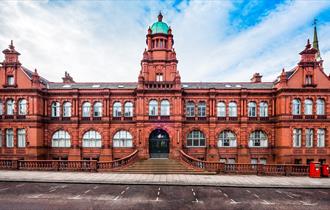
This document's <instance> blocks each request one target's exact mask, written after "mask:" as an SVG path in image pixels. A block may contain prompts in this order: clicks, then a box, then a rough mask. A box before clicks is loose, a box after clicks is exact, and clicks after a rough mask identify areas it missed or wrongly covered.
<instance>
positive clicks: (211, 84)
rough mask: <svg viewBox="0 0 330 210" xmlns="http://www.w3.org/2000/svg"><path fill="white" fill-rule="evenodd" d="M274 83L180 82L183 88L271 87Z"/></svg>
mask: <svg viewBox="0 0 330 210" xmlns="http://www.w3.org/2000/svg"><path fill="white" fill-rule="evenodd" d="M273 86H274V84H273V83H272V82H261V83H252V82H232V83H231V82H224V83H222V82H221V83H220V82H190V83H189V82H186V83H182V87H183V88H184V89H210V88H215V89H242V88H246V89H272V88H273Z"/></svg>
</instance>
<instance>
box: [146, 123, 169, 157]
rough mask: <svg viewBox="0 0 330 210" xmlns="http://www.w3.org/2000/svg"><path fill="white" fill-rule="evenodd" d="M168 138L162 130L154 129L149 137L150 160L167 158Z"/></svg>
mask: <svg viewBox="0 0 330 210" xmlns="http://www.w3.org/2000/svg"><path fill="white" fill-rule="evenodd" d="M169 142H170V138H169V136H168V133H167V132H166V131H164V130H162V129H156V130H154V131H152V132H151V134H150V136H149V153H150V157H151V158H168V153H169V152H170V144H169Z"/></svg>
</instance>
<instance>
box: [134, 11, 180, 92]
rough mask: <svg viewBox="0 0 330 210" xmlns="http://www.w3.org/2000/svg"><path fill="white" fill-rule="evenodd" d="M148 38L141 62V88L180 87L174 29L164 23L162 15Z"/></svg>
mask: <svg viewBox="0 0 330 210" xmlns="http://www.w3.org/2000/svg"><path fill="white" fill-rule="evenodd" d="M146 38H147V39H146V44H147V48H146V49H145V50H144V52H143V58H142V61H141V68H142V69H141V72H140V75H139V84H140V86H139V87H169V88H172V87H180V84H177V83H180V75H179V73H178V71H177V63H178V60H177V59H176V53H175V50H174V48H173V45H174V40H173V35H172V29H171V28H170V27H169V26H168V25H167V24H166V23H165V22H163V15H162V13H159V15H158V21H157V22H155V23H153V24H152V25H151V27H149V28H148V31H147V35H146ZM142 82H143V83H144V84H142ZM147 83H148V84H147ZM156 83H157V84H156Z"/></svg>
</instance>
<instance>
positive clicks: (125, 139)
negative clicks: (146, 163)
mask: <svg viewBox="0 0 330 210" xmlns="http://www.w3.org/2000/svg"><path fill="white" fill-rule="evenodd" d="M113 146H114V147H133V138H132V135H131V134H130V133H129V132H128V131H124V130H121V131H118V132H117V133H116V134H115V135H114V137H113Z"/></svg>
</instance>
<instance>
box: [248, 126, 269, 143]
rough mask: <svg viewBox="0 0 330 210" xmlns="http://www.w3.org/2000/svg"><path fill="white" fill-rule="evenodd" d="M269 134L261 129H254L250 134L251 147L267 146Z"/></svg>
mask: <svg viewBox="0 0 330 210" xmlns="http://www.w3.org/2000/svg"><path fill="white" fill-rule="evenodd" d="M267 146H268V140H267V135H266V134H265V133H264V132H263V131H260V130H257V131H254V132H252V133H251V134H250V139H249V147H267Z"/></svg>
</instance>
